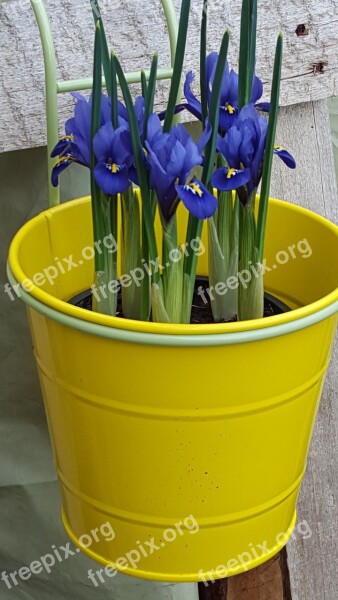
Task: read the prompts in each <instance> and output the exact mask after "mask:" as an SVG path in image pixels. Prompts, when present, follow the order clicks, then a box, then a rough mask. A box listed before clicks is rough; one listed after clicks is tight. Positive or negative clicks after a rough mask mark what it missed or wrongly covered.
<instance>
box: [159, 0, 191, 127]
mask: <svg viewBox="0 0 338 600" xmlns="http://www.w3.org/2000/svg"><path fill="white" fill-rule="evenodd" d="M190 4H191V0H182V5H181V16H180V23H179V30H178V37H177V48H176V54H175V62H174V70H173V76H172V79H171V85H170V92H169V100H168V107H167V110H166V115H165V119H164V124H163V131H164V132H168V131H170V128H171V126H172V122H173V118H174V114H175V107H176V102H177V96H178V90H179V87H180V85H181V78H182V70H183V62H184V54H185V47H186V43H187V31H188V24H189V13H190Z"/></svg>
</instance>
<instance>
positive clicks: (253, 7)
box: [248, 0, 257, 102]
mask: <svg viewBox="0 0 338 600" xmlns="http://www.w3.org/2000/svg"><path fill="white" fill-rule="evenodd" d="M250 38H251V39H250V71H249V75H248V85H249V102H250V100H251V95H252V83H253V76H254V72H255V67H256V42H257V0H251V27H250Z"/></svg>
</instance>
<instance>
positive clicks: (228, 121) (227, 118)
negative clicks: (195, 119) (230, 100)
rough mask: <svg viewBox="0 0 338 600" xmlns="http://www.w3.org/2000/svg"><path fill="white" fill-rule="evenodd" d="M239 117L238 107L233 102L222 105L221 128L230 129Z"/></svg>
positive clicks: (220, 112)
mask: <svg viewBox="0 0 338 600" xmlns="http://www.w3.org/2000/svg"><path fill="white" fill-rule="evenodd" d="M237 119H238V109H237V108H236V107H235V106H232V105H231V104H230V105H229V104H228V105H227V106H221V107H220V111H219V128H220V129H221V130H222V131H225V132H226V131H229V129H230V128H231V127H232V126H233V125H234V124H235V123H236V121H237Z"/></svg>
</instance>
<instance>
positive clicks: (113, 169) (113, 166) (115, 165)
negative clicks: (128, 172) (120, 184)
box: [111, 163, 120, 173]
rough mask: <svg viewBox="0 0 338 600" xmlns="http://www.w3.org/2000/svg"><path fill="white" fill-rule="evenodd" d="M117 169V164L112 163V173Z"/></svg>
mask: <svg viewBox="0 0 338 600" xmlns="http://www.w3.org/2000/svg"><path fill="white" fill-rule="evenodd" d="M119 170H120V169H119V168H118V166H117V164H116V163H113V164H112V166H111V172H112V173H118V171H119Z"/></svg>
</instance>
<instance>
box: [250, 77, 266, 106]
mask: <svg viewBox="0 0 338 600" xmlns="http://www.w3.org/2000/svg"><path fill="white" fill-rule="evenodd" d="M262 96H263V83H262V81H261V80H260V79H259V77H257V76H256V75H254V76H253V82H252V94H251V102H253V104H255V103H256V102H257V100H259V99H260V98H261V97H262Z"/></svg>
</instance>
